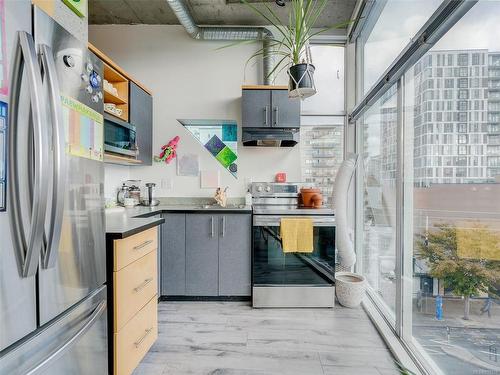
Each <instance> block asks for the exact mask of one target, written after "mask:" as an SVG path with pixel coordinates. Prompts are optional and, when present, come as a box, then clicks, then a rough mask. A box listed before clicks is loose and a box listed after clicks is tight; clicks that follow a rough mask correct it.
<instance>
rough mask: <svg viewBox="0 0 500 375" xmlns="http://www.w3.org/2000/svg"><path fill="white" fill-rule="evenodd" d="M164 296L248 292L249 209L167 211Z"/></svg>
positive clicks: (164, 232) (163, 236) (249, 252)
mask: <svg viewBox="0 0 500 375" xmlns="http://www.w3.org/2000/svg"><path fill="white" fill-rule="evenodd" d="M164 218H165V223H164V224H163V228H162V242H161V246H162V257H161V265H162V266H161V275H162V276H161V280H162V285H161V294H162V295H163V296H205V297H209V296H210V297H213V296H250V295H251V287H250V284H251V233H250V232H251V214H249V213H229V214H211V213H187V214H183V213H167V214H165V215H164Z"/></svg>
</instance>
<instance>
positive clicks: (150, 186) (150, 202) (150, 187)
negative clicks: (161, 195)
mask: <svg viewBox="0 0 500 375" xmlns="http://www.w3.org/2000/svg"><path fill="white" fill-rule="evenodd" d="M155 186H156V184H155V183H154V182H148V183H146V187H147V188H148V197H147V198H146V199H143V200H142V201H141V203H142V205H143V206H150V207H152V206H158V205H159V204H160V201H159V200H158V199H154V198H153V188H154V187H155Z"/></svg>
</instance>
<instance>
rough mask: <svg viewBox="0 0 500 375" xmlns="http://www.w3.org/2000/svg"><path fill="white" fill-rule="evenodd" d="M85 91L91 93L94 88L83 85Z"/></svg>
mask: <svg viewBox="0 0 500 375" xmlns="http://www.w3.org/2000/svg"><path fill="white" fill-rule="evenodd" d="M85 91H87V92H88V93H89V94H92V91H94V89H93V88H92V86H90V85H88V86H87V87H85Z"/></svg>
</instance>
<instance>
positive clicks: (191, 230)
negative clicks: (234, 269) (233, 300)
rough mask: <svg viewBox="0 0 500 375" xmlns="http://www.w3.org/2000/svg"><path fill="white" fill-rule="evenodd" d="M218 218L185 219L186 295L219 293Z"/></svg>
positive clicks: (191, 215)
mask: <svg viewBox="0 0 500 375" xmlns="http://www.w3.org/2000/svg"><path fill="white" fill-rule="evenodd" d="M217 227H218V225H217V215H211V214H188V215H186V294H187V295H190V296H217V295H218V293H219V237H218V234H217V229H218V228H217Z"/></svg>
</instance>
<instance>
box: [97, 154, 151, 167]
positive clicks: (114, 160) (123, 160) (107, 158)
mask: <svg viewBox="0 0 500 375" xmlns="http://www.w3.org/2000/svg"><path fill="white" fill-rule="evenodd" d="M104 162H105V163H109V164H121V165H140V164H142V161H141V160H137V159H134V158H127V157H125V156H119V155H115V154H112V153H109V152H105V153H104Z"/></svg>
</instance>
